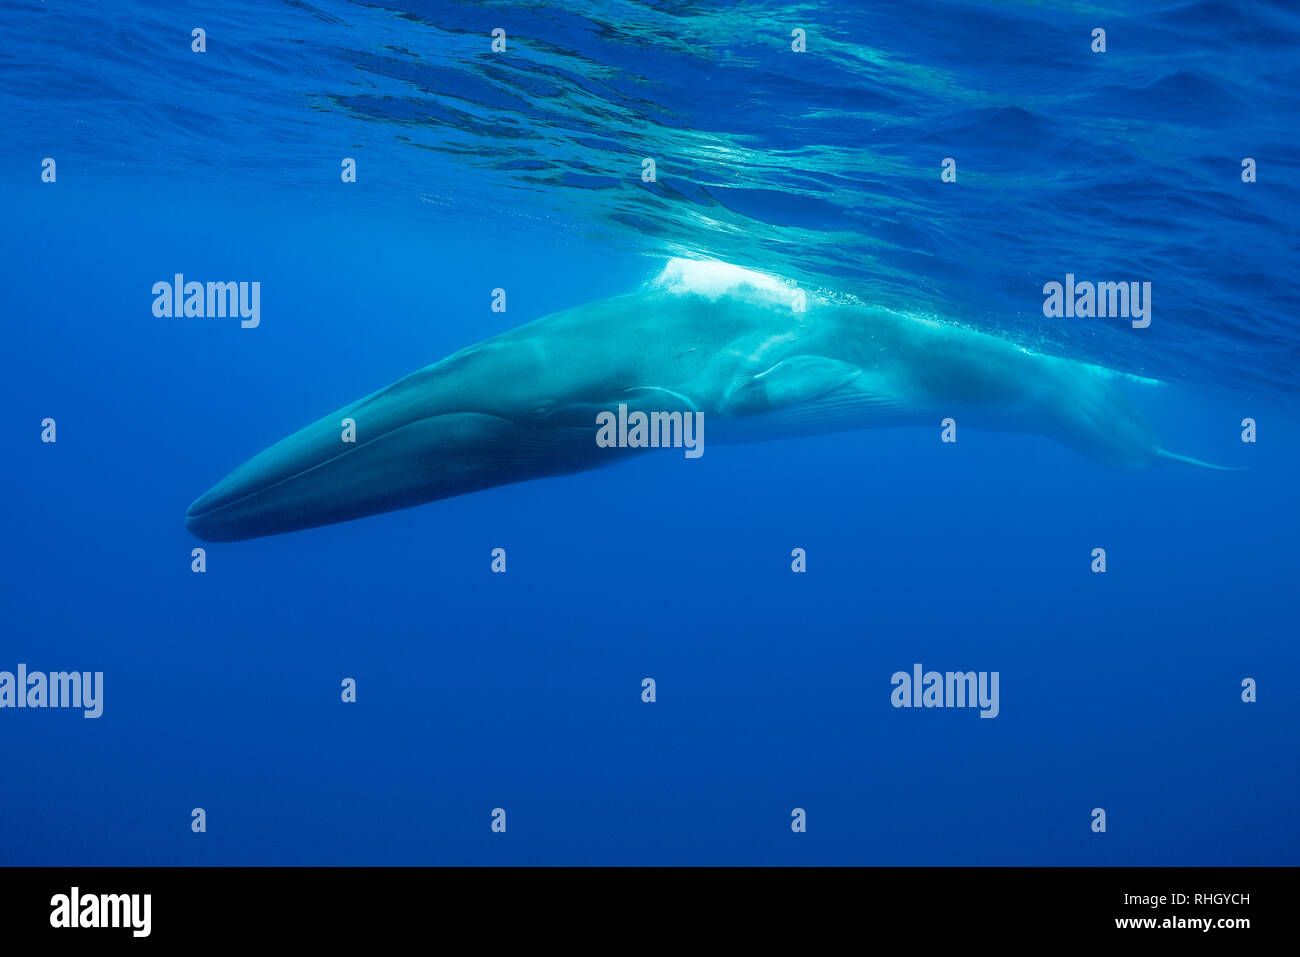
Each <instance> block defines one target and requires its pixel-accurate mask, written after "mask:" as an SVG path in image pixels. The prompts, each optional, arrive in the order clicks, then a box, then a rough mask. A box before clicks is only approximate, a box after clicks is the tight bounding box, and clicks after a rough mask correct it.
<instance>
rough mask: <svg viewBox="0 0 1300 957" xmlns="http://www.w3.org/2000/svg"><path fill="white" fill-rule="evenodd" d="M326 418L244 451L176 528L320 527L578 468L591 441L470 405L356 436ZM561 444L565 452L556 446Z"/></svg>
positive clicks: (217, 534) (262, 530) (252, 530)
mask: <svg viewBox="0 0 1300 957" xmlns="http://www.w3.org/2000/svg"><path fill="white" fill-rule="evenodd" d="M336 421H337V420H336V419H335V418H334V417H330V418H328V419H325V420H322V421H321V422H320V423H316V424H315V425H312V426H308V427H307V428H306V429H303V430H302V431H301V432H298V433H295V434H294V435H292V436H290V437H289V438H287V439H285V440H284V441H282V442H280V443H277V444H276V445H274V446H272V447H271V448H269V449H267V450H266V451H264V452H262V453H260V454H258V455H256V456H254V457H253V458H251V459H249V460H248V461H247V462H245V463H244V464H243V465H241V466H240V467H239V468H237V469H236V470H235V471H234V472H232V473H231V474H230V475H228V476H227V477H226V478H224V479H222V480H221V481H220V482H218V483H217V484H216V485H214V486H213V487H212V488H211V489H209V490H208V491H207V492H205V493H204V494H203V495H201V496H199V498H197V499H196V500H195V501H194V503H193V504H192V505H190V507H189V510H188V511H187V513H186V516H185V527H186V528H187V529H188V530H189V531H190V532H191V533H192V534H193V535H195V536H196V537H198V538H200V539H202V540H203V541H207V542H233V541H242V540H244V539H249V538H259V537H262V536H265V535H277V534H281V533H283V532H292V531H298V530H301V529H306V528H314V527H316V526H319V525H330V524H334V523H336V522H345V521H349V520H351V519H355V518H362V517H365V516H367V515H377V514H379V513H381V512H389V511H393V510H395V509H401V508H409V507H410V506H413V505H421V504H423V503H425V502H431V501H436V500H438V499H443V498H451V497H452V496H456V495H464V494H467V493H469V492H477V491H481V490H483V489H486V488H492V487H494V486H497V485H505V484H509V483H511V482H519V481H524V480H527V479H532V478H540V477H543V476H546V475H552V474H559V473H562V472H567V471H575V470H578V469H581V468H587V467H589V466H588V465H587V464H586V463H585V462H584V461H583V457H582V455H581V450H582V449H584V448H592V449H594V444H593V443H592V441H591V434H590V431H589V430H583V431H582V432H581V436H580V437H579V436H578V435H573V434H566V433H565V432H563V431H559V432H557V431H555V430H541V429H538V428H536V427H534V426H531V425H526V424H525V425H521V424H518V423H515V422H512V421H510V420H508V419H503V418H500V417H498V416H494V415H487V414H484V413H478V412H452V413H446V414H442V415H434V416H430V417H427V418H420V419H415V420H413V421H411V422H408V423H407V424H404V425H401V426H399V427H397V428H394V429H392V430H390V431H388V432H385V433H383V434H381V435H378V436H376V437H374V438H373V439H371V440H370V441H367V442H364V443H362V442H358V443H356V444H345V443H343V442H342V441H341V440H340V439H339V438H338V436H339V432H338V430H337V429H336V428H335V422H336ZM322 424H325V425H326V428H324V429H323V428H322ZM323 436H329V437H330V438H328V439H326V438H323ZM581 439H585V442H581ZM579 443H581V444H579ZM563 446H571V448H569V449H567V452H568V453H569V454H556V453H557V452H560V451H562V447H563ZM575 446H576V447H575ZM286 461H288V462H290V463H291V464H290V465H289V466H288V467H286V464H285V463H286ZM596 464H598V463H596Z"/></svg>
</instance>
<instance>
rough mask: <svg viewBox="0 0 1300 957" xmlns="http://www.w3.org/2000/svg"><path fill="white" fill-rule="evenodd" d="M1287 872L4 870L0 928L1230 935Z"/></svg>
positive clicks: (102, 936) (50, 934)
mask: <svg viewBox="0 0 1300 957" xmlns="http://www.w3.org/2000/svg"><path fill="white" fill-rule="evenodd" d="M1294 884H1295V871H1294V870H1293V869H1287V868H1131V869H1122V868H817V869H763V868H753V869H730V868H704V869H672V868H662V869H659V868H653V869H651V868H647V869H641V868H619V869H603V868H573V869H542V868H516V869H486V868H484V869H472V868H471V869H443V868H9V869H5V870H0V927H3V928H4V936H5V939H6V942H7V943H13V942H15V941H16V940H18V939H23V938H25V939H33V938H38V939H39V942H40V943H54V942H57V940H58V938H65V943H69V942H74V943H76V944H77V945H91V946H94V945H96V944H98V943H107V942H109V941H110V940H111V939H118V940H120V941H122V942H128V941H129V942H131V943H132V944H135V943H136V942H139V946H148V944H147V943H146V942H147V941H161V942H163V943H164V944H190V943H195V944H214V943H242V942H258V941H272V942H274V941H275V940H277V939H283V940H292V941H293V942H295V943H296V944H302V943H304V942H308V943H309V942H312V941H319V942H320V943H322V944H324V945H327V946H330V947H338V946H340V945H346V944H348V943H349V942H357V943H361V942H368V943H375V942H377V941H384V940H388V939H391V940H401V939H402V938H409V937H410V936H411V935H412V934H431V933H433V934H436V935H438V937H442V936H444V935H449V934H453V933H455V934H460V933H468V934H469V935H470V939H469V940H468V941H465V943H469V944H471V945H472V944H473V942H474V941H476V940H477V941H479V942H489V941H490V942H493V943H498V942H500V940H501V939H502V938H503V937H509V936H512V935H516V934H518V935H522V937H523V938H524V939H525V940H528V941H531V942H533V943H544V942H547V941H552V940H556V939H559V940H561V942H565V943H576V942H579V941H581V940H584V939H591V940H597V939H599V940H603V941H605V943H606V944H607V945H609V946H617V942H618V941H625V942H629V941H636V940H638V939H643V940H644V941H645V942H646V943H647V944H649V945H650V946H655V942H656V941H657V942H658V944H659V945H662V946H669V945H671V944H672V943H673V942H674V941H676V942H678V943H680V942H682V941H684V940H695V941H698V940H699V938H700V935H701V934H708V935H710V936H715V935H726V936H729V937H731V943H732V944H733V945H735V944H739V943H740V942H742V941H744V940H745V939H746V938H757V939H758V940H760V941H761V942H763V943H764V944H773V943H775V942H777V941H779V940H780V939H781V938H783V937H785V938H788V939H793V940H797V941H799V940H801V941H803V942H805V943H810V942H813V941H815V940H825V939H827V936H828V935H831V934H834V933H836V932H839V931H844V932H847V933H849V934H850V935H851V939H855V940H859V941H865V940H872V939H875V940H880V941H882V942H883V940H885V939H889V938H885V937H880V936H879V935H882V934H889V935H892V934H901V935H903V939H904V940H909V939H910V940H913V941H917V942H920V941H926V942H934V941H940V940H950V939H951V940H968V941H969V942H971V943H974V942H976V941H981V942H989V941H1004V940H1007V941H1015V940H1032V941H1043V940H1049V941H1050V940H1061V941H1074V940H1079V939H1096V938H1106V939H1110V940H1120V939H1122V938H1125V937H1128V938H1132V939H1133V940H1134V941H1138V942H1148V943H1151V942H1158V941H1162V940H1169V941H1178V942H1180V943H1182V942H1186V941H1188V940H1190V939H1192V938H1200V939H1205V940H1213V941H1215V942H1216V943H1226V944H1228V945H1229V946H1231V944H1232V943H1233V942H1236V941H1241V942H1246V941H1249V940H1251V939H1253V935H1259V934H1261V933H1262V934H1264V935H1268V936H1272V935H1276V934H1279V933H1283V932H1285V930H1286V925H1287V924H1288V923H1289V921H1290V917H1289V916H1288V913H1287V911H1288V910H1289V906H1288V905H1289V903H1290V901H1291V900H1292V893H1293V887H1294ZM73 888H76V890H75V891H74V890H73ZM145 895H148V897H147V899H146V897H145ZM146 905H147V907H146ZM88 923H90V924H98V925H110V926H92V927H87V926H84V925H85V924H88ZM113 924H116V925H117V926H111V925H113ZM74 925H75V926H74ZM146 932H147V933H146ZM610 933H613V934H616V935H617V936H615V937H609V936H608V935H609V934H610ZM683 935H686V936H683ZM425 939H426V940H433V939H435V938H432V937H426V938H425Z"/></svg>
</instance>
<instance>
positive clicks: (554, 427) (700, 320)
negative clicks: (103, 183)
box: [185, 259, 1220, 542]
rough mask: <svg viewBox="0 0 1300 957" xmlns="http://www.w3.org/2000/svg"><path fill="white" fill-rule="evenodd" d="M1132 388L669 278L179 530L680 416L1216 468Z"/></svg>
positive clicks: (448, 487)
mask: <svg viewBox="0 0 1300 957" xmlns="http://www.w3.org/2000/svg"><path fill="white" fill-rule="evenodd" d="M1125 378H1136V377H1129V376H1126V374H1125V373H1122V372H1117V371H1115V370H1111V369H1108V368H1105V367H1102V366H1098V365H1093V364H1090V363H1087V362H1084V361H1080V360H1075V359H1070V358H1065V357H1062V356H1055V355H1049V354H1044V353H1038V352H1034V351H1032V350H1029V349H1027V348H1025V347H1023V346H1022V345H1020V344H1017V343H1015V342H1013V341H1011V340H1009V339H1005V338H1002V337H999V336H997V335H993V334H990V333H987V332H983V331H979V330H976V329H973V328H970V327H967V326H964V325H962V324H959V323H954V322H948V321H942V320H940V319H937V318H935V317H933V316H927V315H920V314H914V313H908V312H901V311H897V310H894V309H889V308H885V307H882V306H877V305H871V304H866V303H863V302H862V301H860V300H855V299H851V298H842V297H837V296H835V295H833V294H830V293H826V294H821V293H817V294H814V293H809V292H807V291H805V290H802V289H800V288H798V287H796V286H794V285H793V284H791V283H789V282H787V281H783V280H781V279H779V278H776V277H773V276H769V275H767V274H765V273H760V272H755V271H753V270H749V269H744V268H742V267H739V266H733V265H730V264H727V263H722V262H714V261H709V260H688V259H673V260H670V261H669V262H668V264H667V265H666V266H665V267H664V268H663V271H662V272H661V273H659V275H658V276H657V277H656V278H655V279H653V280H651V281H650V282H648V283H646V284H645V285H644V286H643V287H642V288H640V289H637V290H636V291H634V292H631V293H628V294H625V295H621V296H615V297H613V298H609V299H604V300H600V301H597V302H592V303H587V304H583V305H580V306H577V307H574V308H571V309H567V310H564V311H562V312H558V313H555V314H553V315H549V316H546V317H544V318H541V319H537V320H535V321H533V322H530V323H527V324H525V325H522V326H519V327H517V328H515V329H511V330H509V331H507V332H504V333H502V334H500V335H497V336H494V337H492V338H490V339H487V340H485V341H483V342H479V343H476V344H474V345H471V346H468V347H467V348H464V349H462V350H460V351H459V352H456V353H454V354H453V355H450V356H448V357H447V358H445V359H442V360H441V361H439V362H435V363H433V364H432V365H429V366H426V367H424V368H422V369H419V370H417V371H415V372H413V373H411V374H410V375H407V376H405V377H404V378H401V379H399V380H397V381H396V382H394V383H392V384H391V385H388V386H386V387H384V388H382V389H379V390H378V391H377V392H373V393H371V394H370V395H367V396H364V397H363V398H360V399H358V400H356V401H355V402H352V403H351V404H349V405H347V406H344V407H343V408H341V409H339V410H338V411H336V412H334V413H332V414H330V415H327V416H324V417H323V418H321V419H319V420H318V421H316V422H314V423H312V424H310V425H307V426H306V427H305V428H302V429H300V430H299V431H297V432H295V433H293V434H292V435H290V436H288V437H287V438H284V439H282V440H281V441H279V442H277V443H275V444H274V445H272V446H271V447H270V448H267V449H266V450H264V451H262V452H260V453H258V454H257V455H254V456H253V457H252V458H250V459H249V460H248V461H246V462H244V463H243V464H242V465H240V466H239V467H237V468H236V469H235V470H234V471H233V472H231V473H230V474H229V475H227V476H226V477H225V478H223V479H221V480H220V481H219V482H217V483H216V484H215V485H213V486H212V488H210V489H209V490H208V491H207V492H205V493H203V494H202V495H200V496H199V497H198V498H197V499H196V500H195V501H194V502H193V503H192V504H191V505H190V507H189V509H188V511H187V513H186V518H185V523H186V527H187V528H188V530H189V531H190V532H191V533H192V534H194V535H195V536H197V537H198V538H199V539H202V540H204V541H208V542H228V541H239V540H244V539H252V538H258V537H261V536H267V535H276V534H281V533H285V532H295V531H301V530H303V529H309V528H314V527H318V526H322V525H329V524H333V523H337V522H345V521H349V520H352V519H357V518H362V517H365V516H369V515H375V514H378V513H382V512H388V511H393V510H395V509H403V508H408V507H411V506H415V505H421V504H424V503H427V502H433V501H437V500H440V499H446V498H451V497H453V496H458V495H465V494H469V493H471V492H476V491H481V490H483V489H488V488H493V487H496V486H500V485H506V484H510V483H514V482H522V481H526V480H530V479H540V478H546V477H553V476H559V475H565V474H571V473H574V472H581V471H586V470H589V469H596V468H602V467H605V466H610V465H613V464H615V463H617V462H621V461H624V460H626V459H629V458H632V457H635V456H638V455H643V454H646V453H647V452H649V451H651V449H649V448H639V447H628V446H626V445H619V446H618V447H607V445H602V444H601V443H599V442H598V441H597V431H598V430H597V423H598V422H599V421H601V418H600V417H601V416H602V415H606V416H608V415H610V414H611V413H613V412H615V411H618V413H619V414H620V415H621V416H626V415H627V414H629V411H630V412H631V413H635V412H638V411H639V412H643V413H646V414H647V415H652V414H654V413H660V414H662V415H663V416H666V417H667V416H672V415H673V414H674V413H680V414H681V415H682V416H692V417H694V418H695V419H696V420H698V421H700V422H701V424H702V429H703V432H702V434H701V436H700V438H701V439H702V438H703V435H704V434H705V433H707V437H708V442H709V444H710V445H712V444H723V445H725V444H729V443H740V442H760V441H769V440H774V439H786V438H795V437H800V436H807V435H815V434H822V433H833V432H845V431H853V430H860V429H870V428H882V427H898V426H927V427H933V428H936V429H937V428H938V427H939V426H940V424H941V423H942V422H944V421H945V420H946V419H948V418H951V419H952V420H953V422H954V423H960V424H961V427H962V428H973V429H977V430H978V429H984V430H992V431H1002V432H1019V433H1028V434H1036V435H1041V436H1046V437H1048V438H1050V439H1053V440H1056V441H1058V442H1061V443H1063V444H1064V445H1066V446H1068V447H1070V448H1072V449H1074V450H1076V451H1077V452H1078V453H1080V454H1082V455H1083V456H1085V457H1087V458H1088V459H1091V460H1092V461H1094V462H1097V463H1100V464H1101V465H1103V466H1107V467H1109V468H1113V469H1123V470H1140V469H1145V468H1148V467H1150V466H1152V465H1157V464H1161V463H1178V464H1182V465H1189V466H1198V467H1203V468H1220V467H1219V466H1215V465H1212V464H1210V463H1208V462H1203V461H1200V460H1198V459H1195V458H1191V457H1188V456H1184V455H1178V454H1176V453H1172V452H1169V451H1167V450H1165V449H1164V448H1162V447H1161V445H1160V443H1159V441H1158V439H1157V437H1156V435H1155V433H1154V432H1153V430H1152V428H1151V427H1150V426H1149V425H1148V424H1147V422H1146V420H1145V419H1144V418H1143V416H1142V415H1141V414H1140V412H1139V410H1138V409H1137V408H1136V406H1135V404H1134V402H1133V401H1132V399H1131V398H1130V396H1129V390H1127V389H1122V388H1120V385H1121V383H1122V381H1123V380H1124V379H1125ZM1143 381H1146V382H1147V383H1152V382H1153V381H1154V380H1143ZM605 421H608V419H606V420H605ZM661 421H663V420H661Z"/></svg>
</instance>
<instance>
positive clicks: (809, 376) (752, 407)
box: [720, 356, 862, 416]
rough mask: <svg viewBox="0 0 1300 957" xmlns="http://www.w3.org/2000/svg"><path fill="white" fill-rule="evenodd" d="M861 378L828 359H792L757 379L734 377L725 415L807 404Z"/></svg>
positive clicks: (856, 369)
mask: <svg viewBox="0 0 1300 957" xmlns="http://www.w3.org/2000/svg"><path fill="white" fill-rule="evenodd" d="M861 374H862V369H861V368H860V367H859V366H855V365H853V364H852V363H849V362H841V361H840V360H839V359H828V358H826V357H825V356H791V357H790V358H789V359H782V360H781V361H780V362H778V363H777V364H776V365H774V366H772V367H771V368H768V369H764V370H763V371H762V372H760V373H758V374H757V375H755V374H753V373H743V372H742V373H740V374H738V375H736V376H734V377H733V378H732V380H731V383H730V385H729V386H728V387H727V392H726V394H725V395H724V396H723V399H722V404H721V409H720V411H721V412H722V414H723V415H731V416H739V415H757V414H759V413H762V412H770V411H771V410H773V409H780V408H783V407H785V406H789V405H795V404H797V403H799V402H807V401H808V400H809V399H815V398H817V396H819V395H824V394H825V393H827V392H830V391H831V390H833V389H838V388H839V387H840V386H842V385H844V384H845V383H847V382H852V381H853V380H854V379H856V378H857V377H858V376H859V375H861Z"/></svg>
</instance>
